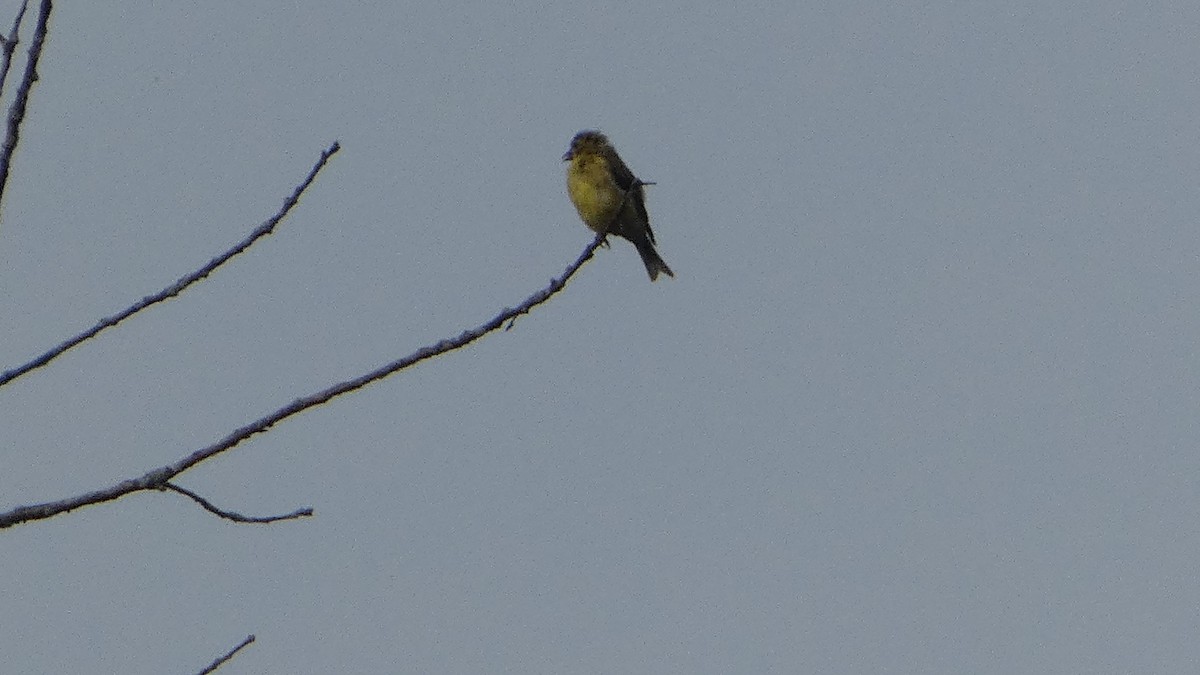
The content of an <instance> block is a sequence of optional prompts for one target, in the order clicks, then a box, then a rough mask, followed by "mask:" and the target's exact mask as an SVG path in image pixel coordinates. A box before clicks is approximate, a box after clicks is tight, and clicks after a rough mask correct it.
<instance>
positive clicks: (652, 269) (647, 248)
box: [633, 240, 675, 281]
mask: <svg viewBox="0 0 1200 675" xmlns="http://www.w3.org/2000/svg"><path fill="white" fill-rule="evenodd" d="M633 245H634V246H636V247H637V252H638V255H640V256H642V264H643V265H645V266H646V273H647V274H649V275H650V281H654V280H656V279H658V273H659V272H662V273H663V274H665V275H667V276H669V277H674V276H675V273H674V272H672V271H671V268H670V267H667V263H666V262H665V261H664V260H663V259H662V256H660V255H658V251H655V250H654V244H651V243H650V242H649V241H646V240H642V241H635V242H633Z"/></svg>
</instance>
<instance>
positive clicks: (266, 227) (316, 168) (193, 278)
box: [0, 142, 341, 387]
mask: <svg viewBox="0 0 1200 675" xmlns="http://www.w3.org/2000/svg"><path fill="white" fill-rule="evenodd" d="M340 149H341V146H340V145H338V143H337V142H334V144H333V145H331V146H329V148H328V149H326V150H325V151H324V152H322V153H321V158H320V159H318V160H317V163H316V164H314V165H313V168H312V170H311V171H309V172H308V176H307V177H305V179H304V181H303V182H301V183H300V184H299V185H297V186H296V189H295V190H294V191H293V192H292V194H291V196H290V197H288V198H287V199H285V200H284V202H283V206H281V207H280V208H279V210H278V211H276V212H275V215H273V216H271V218H270V219H268V220H267V221H266V222H264V223H263V224H262V225H259V226H258V227H257V228H256V229H255V230H254V231H253V232H251V233H250V234H249V235H248V236H247V237H246V238H245V239H243V240H241V241H240V242H238V243H237V245H235V246H234V247H233V248H231V249H229V250H228V251H225V252H224V253H222V254H221V255H219V256H217V257H215V258H213V259H212V260H210V261H208V264H207V265H205V266H204V267H201V268H200V269H198V270H196V271H195V272H192V273H191V274H189V275H187V276H186V277H183V278H182V279H180V280H179V281H176V282H175V283H174V284H171V285H170V286H168V287H166V288H164V289H163V290H161V291H159V292H158V293H155V294H154V295H149V296H146V297H144V298H142V299H141V300H140V301H138V302H137V303H134V304H133V305H130V306H129V307H128V308H126V309H125V310H124V311H122V312H121V313H119V314H115V315H113V316H110V317H108V318H107V319H101V320H100V322H99V323H97V324H96V325H95V326H92V327H91V328H89V329H87V330H86V331H84V332H82V333H80V334H79V335H76V336H75V337H73V338H71V339H69V340H67V341H66V342H63V343H62V344H60V345H58V346H57V347H55V348H53V349H51V350H50V351H48V352H46V353H45V354H42V355H41V356H39V357H37V358H35V359H33V360H32V361H30V362H29V363H26V364H25V365H22V366H18V367H16V368H13V369H12V370H9V371H6V372H4V373H0V387H3V386H4V385H6V384H8V383H9V382H12V381H13V380H15V379H17V378H18V377H21V376H22V375H24V374H26V373H28V372H29V371H31V370H34V369H36V368H41V367H42V366H44V365H46V364H47V363H50V362H51V361H53V360H54V359H55V358H57V357H59V356H61V355H62V354H63V353H64V352H66V351H67V350H68V349H71V348H72V347H76V346H78V345H79V344H80V343H82V342H84V341H85V340H89V339H91V338H93V337H95V336H96V335H97V334H98V333H99V332H100V331H102V330H104V329H106V328H111V327H113V326H115V325H117V324H118V323H121V322H122V321H124V320H125V319H128V318H129V317H131V316H133V315H134V314H137V313H138V312H140V311H142V310H143V309H146V308H147V307H150V306H151V305H155V304H158V303H160V302H163V301H164V300H169V299H170V298H173V297H175V296H177V295H179V294H180V293H182V292H183V291H184V289H186V288H187V287H188V286H191V285H192V284H194V283H196V282H197V281H200V280H201V279H204V278H205V277H207V276H208V275H210V274H212V273H213V271H214V270H216V269H217V268H218V267H220V266H221V265H224V264H225V263H226V262H228V261H229V259H230V258H232V257H233V256H235V255H237V254H239V253H241V252H242V251H245V250H246V249H248V248H250V246H251V245H252V244H254V243H255V242H256V241H258V240H259V239H261V238H263V237H265V236H267V235H268V234H271V233H272V232H274V231H275V227H276V226H277V225H279V222H280V221H282V220H283V219H284V217H286V216H287V214H288V213H290V212H291V210H292V208H294V207H295V206H296V204H297V203H298V202H299V201H300V196H301V195H302V194H304V191H305V190H307V189H308V186H309V185H311V184H312V182H313V180H314V179H316V177H317V173H319V172H320V171H321V169H322V168H324V166H325V163H326V162H328V161H329V158H330V157H332V156H333V155H334V153H336V152H337V151H338V150H340Z"/></svg>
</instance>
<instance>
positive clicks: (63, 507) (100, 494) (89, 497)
mask: <svg viewBox="0 0 1200 675" xmlns="http://www.w3.org/2000/svg"><path fill="white" fill-rule="evenodd" d="M603 241H604V235H596V238H595V239H594V240H592V243H590V244H588V246H587V248H585V249H584V250H583V253H581V254H580V255H579V258H578V259H576V260H575V262H573V263H571V265H570V266H568V267H567V269H566V271H565V272H563V274H562V276H560V277H558V278H556V279H551V280H550V285H548V286H546V287H545V288H543V289H542V290H540V291H538V292H536V293H534V294H533V295H531V296H529V297H528V298H526V299H525V301H524V302H522V303H521V304H520V305H518V306H517V307H515V308H511V307H510V308H505V309H504V310H502V311H501V312H500V313H499V314H497V315H496V316H494V317H492V318H491V319H490V320H489V321H487V322H486V323H483V324H481V325H479V326H477V327H475V328H472V329H470V330H467V331H464V332H463V333H462V334H460V335H459V336H458V337H455V338H449V339H445V340H442V341H440V342H437V343H435V344H432V345H429V346H428V347H424V348H422V349H418V350H417V351H415V352H413V353H412V354H409V355H408V356H405V357H404V358H401V359H397V360H395V361H393V362H391V363H389V364H387V365H384V366H381V367H380V368H377V369H375V370H373V371H371V372H369V373H367V374H366V375H362V376H361V377H356V378H354V379H352V380H347V381H345V382H342V383H340V384H335V385H333V386H332V387H329V388H327V389H324V390H322V391H319V392H317V393H315V394H312V395H310V396H306V397H304V398H299V399H296V400H295V401H292V402H291V403H289V404H288V405H286V406H284V407H282V408H280V409H278V410H276V411H275V412H273V413H271V414H269V415H267V416H266V417H263V418H261V419H259V420H257V421H254V422H251V423H250V424H247V425H246V426H244V427H242V428H240V429H237V430H235V431H234V432H233V433H231V434H229V435H228V436H226V437H225V438H223V439H221V440H220V441H217V442H216V443H214V444H212V445H210V446H208V447H206V448H202V449H200V450H197V451H195V452H193V453H192V454H190V455H188V456H187V457H184V458H183V459H181V460H179V461H178V462H176V463H174V464H172V465H170V466H164V467H161V468H158V469H155V470H153V471H150V472H149V473H147V474H145V475H144V476H141V477H140V478H135V479H132V480H127V481H123V482H121V483H118V484H116V485H114V486H112V487H109V488H106V489H104V490H97V491H95V492H91V493H88V494H85V495H80V496H78V497H71V498H68V499H63V500H60V501H56V502H47V503H45V504H36V505H33V506H18V507H17V508H15V509H13V510H11V511H8V512H5V513H0V529H3V528H6V527H12V526H13V525H19V524H21V523H24V522H26V521H30V520H42V519H45V518H50V517H52V516H56V515H59V514H62V513H67V512H68V511H73V510H75V509H77V508H79V507H81V506H88V505H91V504H100V503H103V502H108V501H113V500H115V499H120V498H121V497H124V496H126V495H128V494H132V493H134V492H140V491H142V490H166V489H169V488H168V487H167V485H168V483H169V481H170V480H172V479H173V478H175V476H178V475H179V474H181V473H183V472H184V471H187V470H188V469H190V468H192V467H193V466H196V465H197V464H199V463H200V462H203V461H204V460H206V459H209V458H211V457H214V456H216V455H218V454H220V453H222V452H225V451H226V450H229V449H231V448H233V447H234V446H236V445H238V444H240V443H241V442H242V441H245V440H246V439H248V438H250V437H251V436H253V435H255V434H259V433H262V432H264V431H266V430H267V429H270V428H271V427H273V426H275V425H276V424H278V423H279V422H282V421H283V420H285V419H287V418H289V417H291V416H293V415H296V414H299V413H301V412H304V411H305V410H308V409H309V408H314V407H316V406H319V405H321V404H323V403H327V402H329V401H330V400H332V399H334V398H337V397H338V396H341V395H343V394H348V393H350V392H352V391H356V390H358V389H362V388H363V387H365V386H367V385H368V384H371V383H372V382H375V381H376V380H382V379H383V378H385V377H387V376H389V375H392V374H394V373H397V372H399V371H401V370H404V369H405V368H408V367H410V366H413V365H415V364H417V363H420V362H421V361H424V360H426V359H431V358H433V357H435V356H438V355H441V354H445V353H446V352H449V351H453V350H455V349H460V348H462V347H465V346H467V345H469V344H471V343H472V342H474V341H476V340H478V339H479V338H481V337H483V336H484V335H487V334H488V333H491V332H492V331H494V330H497V329H499V328H500V327H501V326H503V325H504V322H506V321H511V320H512V319H514V318H516V317H517V316H520V315H522V314H528V313H529V312H530V310H532V309H533V308H534V307H537V306H538V305H540V304H542V303H544V302H546V301H547V300H549V299H550V298H551V297H553V296H554V294H555V293H558V292H559V291H561V290H562V289H563V288H564V287H565V286H566V285H567V281H569V280H570V279H571V277H572V276H574V275H575V273H576V272H578V271H579V268H581V267H583V264H584V263H586V262H587V261H588V260H591V258H592V256H593V255H595V253H596V249H597V248H599V247H600V244H601V242H603Z"/></svg>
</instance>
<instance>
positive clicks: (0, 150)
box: [0, 0, 51, 203]
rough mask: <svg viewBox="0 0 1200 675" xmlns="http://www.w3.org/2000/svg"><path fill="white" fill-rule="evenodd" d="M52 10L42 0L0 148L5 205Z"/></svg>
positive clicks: (1, 197) (1, 192)
mask: <svg viewBox="0 0 1200 675" xmlns="http://www.w3.org/2000/svg"><path fill="white" fill-rule="evenodd" d="M50 9H51V2H50V0H42V7H41V9H40V10H39V11H38V21H37V28H36V29H35V30H34V33H33V44H31V45H30V46H29V60H27V61H26V62H25V75H24V76H23V77H22V78H21V84H20V85H19V86H17V96H16V98H14V99H13V104H12V108H10V109H9V111H8V133H7V134H6V135H5V137H4V145H3V146H2V147H0V203H3V200H4V188H5V187H6V186H7V185H8V170H9V168H10V166H11V165H12V157H13V153H14V152H16V151H17V142H18V141H19V140H20V138H21V122H23V121H25V110H26V108H27V107H28V106H29V92H30V91H31V90H32V89H33V83H34V82H37V80H38V74H37V66H38V61H40V60H41V58H42V45H44V44H45V43H46V31H47V29H48V25H49V22H50Z"/></svg>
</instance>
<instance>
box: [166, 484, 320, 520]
mask: <svg viewBox="0 0 1200 675" xmlns="http://www.w3.org/2000/svg"><path fill="white" fill-rule="evenodd" d="M163 489H164V490H171V491H173V492H178V493H179V494H181V495H183V496H185V497H188V498H190V499H191V500H192V501H194V502H196V503H197V504H199V505H200V506H201V507H202V508H203V509H204V510H205V511H208V512H209V513H214V514H216V515H218V516H220V517H222V518H224V519H226V520H232V521H234V522H235V523H274V522H276V521H279V520H295V519H297V518H305V517H308V516H311V515H312V514H313V510H312V508H303V509H297V510H295V511H292V512H291V513H288V514H285V515H282V516H243V515H242V514H240V513H237V512H236V511H225V510H224V509H219V508H217V507H216V506H214V505H213V503H212V502H210V501H208V500H207V499H205V498H204V497H201V496H200V495H198V494H196V493H195V492H192V491H191V490H189V489H187V488H184V487H180V486H178V485H176V484H174V483H165V484H163Z"/></svg>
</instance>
